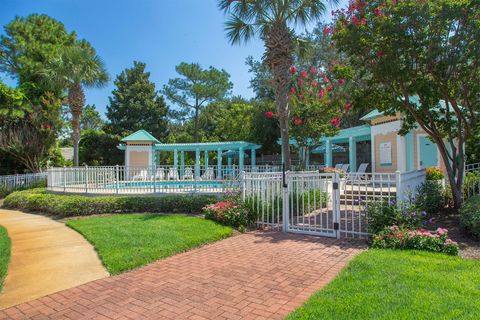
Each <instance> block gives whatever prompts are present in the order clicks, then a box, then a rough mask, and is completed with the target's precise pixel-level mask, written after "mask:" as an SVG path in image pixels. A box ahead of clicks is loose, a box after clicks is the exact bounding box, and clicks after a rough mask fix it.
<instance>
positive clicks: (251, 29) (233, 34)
mask: <svg viewBox="0 0 480 320" xmlns="http://www.w3.org/2000/svg"><path fill="white" fill-rule="evenodd" d="M225 30H226V31H227V37H228V39H229V40H230V42H231V43H232V44H241V43H242V42H248V41H249V40H250V39H251V38H252V37H253V36H254V35H255V26H254V25H252V24H249V23H247V22H245V21H244V20H242V19H241V18H240V17H238V16H236V15H233V16H232V18H231V19H230V20H228V21H227V22H226V24H225Z"/></svg>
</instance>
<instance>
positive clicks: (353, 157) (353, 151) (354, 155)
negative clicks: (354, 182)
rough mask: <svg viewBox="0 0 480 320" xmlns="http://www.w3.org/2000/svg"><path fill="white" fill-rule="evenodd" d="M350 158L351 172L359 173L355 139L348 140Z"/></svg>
mask: <svg viewBox="0 0 480 320" xmlns="http://www.w3.org/2000/svg"><path fill="white" fill-rule="evenodd" d="M348 158H349V164H350V172H357V139H355V137H350V138H348Z"/></svg>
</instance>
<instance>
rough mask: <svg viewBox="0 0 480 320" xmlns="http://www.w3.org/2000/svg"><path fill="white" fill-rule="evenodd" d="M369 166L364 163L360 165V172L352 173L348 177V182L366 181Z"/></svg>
mask: <svg viewBox="0 0 480 320" xmlns="http://www.w3.org/2000/svg"><path fill="white" fill-rule="evenodd" d="M368 166H369V164H368V163H362V164H360V166H359V167H358V170H357V171H355V172H350V173H349V174H348V176H347V180H348V179H350V180H351V179H359V180H366V179H367V176H366V175H365V173H366V171H367V168H368Z"/></svg>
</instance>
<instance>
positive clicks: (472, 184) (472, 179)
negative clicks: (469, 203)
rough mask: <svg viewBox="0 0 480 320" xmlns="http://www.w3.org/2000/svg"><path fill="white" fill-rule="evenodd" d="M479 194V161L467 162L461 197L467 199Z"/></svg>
mask: <svg viewBox="0 0 480 320" xmlns="http://www.w3.org/2000/svg"><path fill="white" fill-rule="evenodd" d="M475 195H480V162H479V163H472V164H467V165H466V166H465V176H464V178H463V197H464V199H468V198H470V197H472V196H475Z"/></svg>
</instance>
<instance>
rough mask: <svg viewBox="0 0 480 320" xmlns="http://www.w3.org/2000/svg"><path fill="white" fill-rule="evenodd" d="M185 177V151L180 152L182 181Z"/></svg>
mask: <svg viewBox="0 0 480 320" xmlns="http://www.w3.org/2000/svg"><path fill="white" fill-rule="evenodd" d="M184 175H185V151H183V150H182V151H181V152H180V179H183V176H184Z"/></svg>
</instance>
